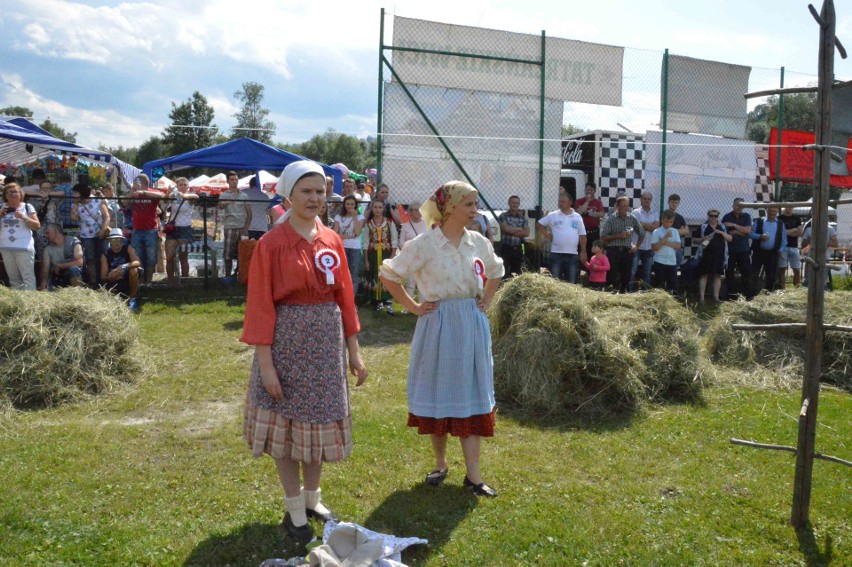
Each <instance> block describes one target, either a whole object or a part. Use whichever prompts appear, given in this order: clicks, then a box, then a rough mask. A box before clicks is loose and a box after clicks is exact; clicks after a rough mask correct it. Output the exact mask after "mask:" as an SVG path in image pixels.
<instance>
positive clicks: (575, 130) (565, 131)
mask: <svg viewBox="0 0 852 567" xmlns="http://www.w3.org/2000/svg"><path fill="white" fill-rule="evenodd" d="M585 131H586V129H585V128H583V127H581V126H575V125H574V124H563V125H562V137H563V138H565V137H567V136H571V135H572V134H582V133H583V132H585Z"/></svg>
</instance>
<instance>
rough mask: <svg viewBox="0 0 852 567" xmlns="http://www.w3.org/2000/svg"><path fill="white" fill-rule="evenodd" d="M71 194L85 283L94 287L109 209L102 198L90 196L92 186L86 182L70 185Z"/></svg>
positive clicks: (72, 211)
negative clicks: (78, 224) (81, 251)
mask: <svg viewBox="0 0 852 567" xmlns="http://www.w3.org/2000/svg"><path fill="white" fill-rule="evenodd" d="M71 194H72V195H74V206H73V207H71V220H73V221H77V222H78V223H80V234H79V237H80V243H81V244H82V245H83V258H84V259H85V262H86V283H88V284H89V286H90V287H93V288H94V287H97V285H98V280H99V279H100V273H101V270H100V258H101V254H102V253H103V250H102V245H101V244H102V242H103V239H104V238H105V237H106V236H107V235H108V234H109V210H108V209H107V206H106V203H105V202H104V201H103V200H102V199H92V198H91V197H92V188H91V187H89V185H87V184H86V183H78V184H77V185H75V186H74V187H72V188H71Z"/></svg>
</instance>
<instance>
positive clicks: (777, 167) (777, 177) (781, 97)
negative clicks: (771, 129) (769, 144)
mask: <svg viewBox="0 0 852 567" xmlns="http://www.w3.org/2000/svg"><path fill="white" fill-rule="evenodd" d="M781 88H782V89H783V88H784V67H781ZM783 129H784V95H783V94H782V95H778V129H777V132H776V134H777V136H776V141H775V143H776V144H777V147H776V148H775V201H780V200H781V130H783Z"/></svg>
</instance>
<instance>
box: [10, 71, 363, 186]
mask: <svg viewBox="0 0 852 567" xmlns="http://www.w3.org/2000/svg"><path fill="white" fill-rule="evenodd" d="M263 91H264V86H263V85H261V84H260V83H255V82H246V83H243V84H242V88H241V89H240V90H238V91H236V92H235V93H234V100H236V101H238V102H239V103H240V110H239V111H238V112H237V113H236V114H234V115H233V117H234V118H235V119H236V124H235V125H234V127H233V128H232V129H231V132H230V134H229V135H228V134H225V133H223V132H222V131H220V130H219V127H218V126H217V125H216V124H215V117H216V112H215V110H214V109H213V107H212V106H210V104H209V102H208V101H207V98H206V97H205V96H204V95H202V94H201V93H200V92H199V91H195V92H193V93H192V95H191V96H190V97H188V98H187V99H186V100H185V101H183V102H180V103H176V102H172V108H171V111H170V112H169V125H168V126H167V127H166V128H165V129H164V130H163V132H162V133H160V134H159V135H154V136H151V137H150V138H148V139H147V140H145V141H144V142H142V143H141V144H140V145H138V146H128V147H125V146H123V145H119V146H116V147H112V146H105V145H101V146H100V147H99V148H98V149H99V150H102V151H107V152H109V153H111V154H112V155H114V156H115V157H117V158H118V159H120V160H122V161H125V162H127V163H130V164H133V165H135V166H137V167H142V165H143V164H145V163H146V162H149V161H152V160H155V159H162V158H165V157H168V156H173V155H178V154H182V153H186V152H190V151H193V150H198V149H202V148H207V147H210V146H214V145H217V144H222V143H224V142H227V141H228V140H235V139H237V138H253V139H255V140H258V141H260V142H263V143H265V144H270V145H272V144H273V142H272V138H273V137H274V135H275V132H276V126H275V123H274V122H273V121H272V120H270V119H269V114H270V111H269V109H267V108H265V107H264V106H263V97H264V94H263ZM0 116H21V117H24V118H32V117H33V112H32V110H30V109H29V108H26V107H22V106H9V107H6V108H0ZM39 126H40V127H41V128H43V129H45V130H47V131H48V132H50V133H51V134H52V135H54V136H56V137H57V138H61V139H63V140H67V141H69V142H73V143H76V141H77V132H67V131H65V130H64V129H63V128H62V127H60V126H59V125H58V124H56V123H54V122H52V121H51V119H50V118H47V119H46V120H45V121H44V122H42V123H41V124H39ZM276 145H277V147H279V148H281V149H284V150H287V151H289V152H292V153H297V154H300V155H303V156H305V157H308V158H310V159H313V160H317V161H321V162H324V163H338V162H339V163H345V164H346V165H347V166H348V167H350V168H351V169H352V170H354V171H358V172H362V171H363V170H364V169H365V168H367V167H375V165H376V141H375V139H373V138H367V139H366V140H364V139H359V138H356V137H354V136H349V135H347V134H341V133H339V132H335V131H334V130H331V129H329V130H328V131H326V132H325V133H324V134H317V135H316V136H314V137H312V138H311V139H310V140H308V141H306V142H302V143H299V144H276ZM183 173H184V174H186V175H193V174H200V173H203V171H202V170H187V171H185V172H183Z"/></svg>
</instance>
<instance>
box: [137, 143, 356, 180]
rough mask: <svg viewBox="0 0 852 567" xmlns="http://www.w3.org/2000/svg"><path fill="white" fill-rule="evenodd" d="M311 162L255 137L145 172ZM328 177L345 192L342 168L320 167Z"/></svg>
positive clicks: (157, 163)
mask: <svg viewBox="0 0 852 567" xmlns="http://www.w3.org/2000/svg"><path fill="white" fill-rule="evenodd" d="M304 159H308V158H306V157H302V156H300V155H296V154H291V153H290V152H286V151H284V150H279V149H278V148H275V147H273V146H268V145H266V144H264V143H262V142H258V141H257V140H252V139H251V138H237V139H236V140H231V141H230V142H225V143H224V144H219V145H218V146H211V147H209V148H204V149H201V150H193V151H191V152H187V153H185V154H181V155H178V156H173V157H169V158H164V159H157V160H154V161H149V162H148V163H146V164H145V165H143V166H142V170H143V171H144V172H145V173H146V174H147V175H148V176H149V177H152V178H153V176H152V173H153V172H154V170H155V169H156V168H162V171H163V173H165V172H167V171H176V170H178V169H185V168H187V167H206V168H210V169H220V170H224V171H228V170H234V171H246V170H248V171H255V172H257V171H260V170H261V169H265V170H267V171H281V170H282V169H284V168H285V167H286V166H287V165H288V164H289V163H291V162H294V161H299V160H304ZM320 165H321V166H322V168H323V170H324V171H325V174H326V175H330V176H332V177H333V178H334V191H335V193H340V192H341V191H342V189H343V174H342V173H341V172H340V170H339V169H336V168H334V167H330V166H328V165H325V164H324V163H321V164H320Z"/></svg>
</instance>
